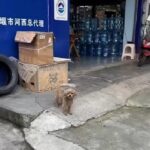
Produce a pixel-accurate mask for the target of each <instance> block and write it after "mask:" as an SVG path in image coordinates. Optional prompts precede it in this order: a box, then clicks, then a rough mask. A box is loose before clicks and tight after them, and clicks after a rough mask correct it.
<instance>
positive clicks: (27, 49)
mask: <svg viewBox="0 0 150 150" xmlns="http://www.w3.org/2000/svg"><path fill="white" fill-rule="evenodd" d="M51 46H53V44H49V45H47V46H44V47H41V48H38V49H33V48H27V47H24V46H19V48H20V49H21V48H25V49H27V50H31V51H40V50H43V49H45V48H48V47H51Z"/></svg>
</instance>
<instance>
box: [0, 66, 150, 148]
mask: <svg viewBox="0 0 150 150" xmlns="http://www.w3.org/2000/svg"><path fill="white" fill-rule="evenodd" d="M149 70H150V66H149V65H145V66H143V67H142V68H138V67H136V65H135V64H131V65H123V66H117V67H113V68H106V69H103V70H98V71H91V72H86V73H83V72H82V73H81V74H71V75H70V78H71V82H73V83H75V84H76V85H77V87H78V96H77V98H76V100H75V101H74V104H73V107H72V112H73V115H71V116H70V115H68V116H64V115H63V114H62V111H61V110H60V109H58V108H57V107H56V103H55V101H54V99H55V94H54V93H53V92H51V93H50V92H47V93H42V94H35V93H31V92H28V91H25V90H23V89H21V88H19V90H17V89H16V92H14V93H12V94H11V95H9V96H6V97H2V98H1V100H0V116H1V117H3V118H5V119H8V120H10V121H12V122H13V123H15V124H17V125H19V126H21V127H25V128H24V129H23V132H24V134H25V140H26V142H27V143H28V144H29V145H31V146H32V148H33V149H35V150H45V149H46V150H49V149H50V150H51V146H53V147H52V148H53V150H61V149H62V150H63V149H67V150H72V149H73V150H80V149H81V150H82V149H90V150H91V149H93V150H94V149H95V150H96V149H100V147H101V146H103V145H104V146H105V145H106V143H107V136H109V134H108V133H104V135H105V134H106V138H104V144H103V142H100V146H98V144H97V141H94V140H95V139H96V137H97V136H98V135H96V133H95V132H97V133H99V132H98V131H99V130H102V129H101V128H100V127H99V126H97V131H92V129H91V128H90V132H94V134H95V138H94V137H93V140H92V139H91V140H92V141H93V143H94V144H93V145H95V147H93V148H91V147H88V145H87V147H86V146H84V143H82V142H81V143H80V142H77V141H75V140H74V139H73V138H69V139H68V138H66V136H67V130H72V129H78V128H80V126H81V125H82V126H83V127H84V126H85V130H86V123H87V122H88V121H89V120H91V119H94V118H98V119H100V120H101V119H102V118H103V117H102V116H103V115H105V114H108V113H110V114H111V112H112V111H116V110H118V109H121V108H123V109H122V110H124V109H125V108H124V107H125V106H128V107H129V106H130V107H131V106H132V107H133V109H134V107H137V106H139V107H140V106H141V107H145V106H147V107H149V100H148V99H147V100H145V101H144V102H143V105H142V103H141V100H140V99H138V100H137V98H135V97H136V96H137V97H139V96H138V93H141V94H142V91H144V92H143V95H145V91H147V93H146V94H148V89H149V88H150V78H149V77H150V73H149ZM141 94H140V95H141ZM142 97H143V96H142ZM144 98H145V97H144ZM128 107H127V109H128ZM122 110H121V111H122ZM131 110H132V109H131ZM144 110H147V109H145V108H144ZM126 113H127V111H126V109H125V112H124V114H125V116H126ZM129 113H132V111H131V112H129ZM114 115H117V117H118V118H120V115H121V112H119V113H117V114H112V116H111V117H112V118H113V116H114ZM145 115H146V114H145ZM125 119H129V118H122V120H125ZM132 119H133V117H131V118H130V120H132ZM118 120H119V119H118ZM122 120H121V121H122ZM94 121H95V120H94ZM94 121H93V120H92V122H94ZM115 121H116V120H114V122H113V123H112V124H111V125H112V126H114V124H116V122H115ZM145 121H146V119H145ZM108 122H109V121H108ZM143 122H144V121H143ZM74 127H76V128H74ZM58 130H60V131H59V132H55V131H58ZM112 130H113V128H112ZM146 130H148V129H146ZM79 131H80V132H81V131H82V130H79ZM116 131H117V128H116ZM61 132H62V133H61ZM83 132H84V130H83ZM85 132H86V131H85ZM90 132H89V133H90ZM112 132H113V131H112ZM118 132H119V133H120V131H119V129H118ZM81 133H82V132H81ZM119 133H118V134H119ZM72 134H74V133H72ZM90 134H91V133H90ZM120 134H121V135H123V134H125V133H120ZM70 136H71V132H70ZM79 136H81V135H80V134H79ZM119 137H120V136H119ZM144 137H145V134H144ZM112 138H113V137H112ZM145 138H149V137H145ZM87 139H88V140H89V138H88V137H87ZM108 139H109V137H108ZM84 140H85V141H84ZM83 142H85V143H86V136H85V137H83ZM117 142H118V141H117ZM121 142H122V143H123V142H126V141H124V139H122V141H121ZM114 143H115V140H114ZM119 144H120V145H121V143H119ZM146 144H148V143H146ZM96 145H97V147H96ZM112 145H113V144H112ZM129 145H130V144H129ZM135 145H136V144H135ZM113 147H114V148H112V150H117V148H116V147H115V146H113ZM147 147H148V145H147ZM147 147H146V148H147ZM115 148H116V149H115ZM119 148H120V149H125V148H127V146H125V147H119V145H118V150H120V149H119ZM128 148H130V147H128ZM103 149H104V148H103V147H102V150H103ZM134 149H136V146H133V150H134ZM104 150H105V149H104ZM108 150H109V147H108ZM139 150H140V149H139ZM144 150H145V149H144Z"/></svg>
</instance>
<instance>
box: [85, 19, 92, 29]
mask: <svg viewBox="0 0 150 150" xmlns="http://www.w3.org/2000/svg"><path fill="white" fill-rule="evenodd" d="M90 26H91V24H90V19H86V20H85V30H87V31H89V30H91V28H90Z"/></svg>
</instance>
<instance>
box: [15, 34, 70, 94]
mask: <svg viewBox="0 0 150 150" xmlns="http://www.w3.org/2000/svg"><path fill="white" fill-rule="evenodd" d="M53 39H54V36H53V33H49V32H48V33H47V32H21V31H18V32H17V34H16V37H15V41H16V42H18V45H19V66H18V70H19V76H20V83H21V85H22V86H23V87H25V88H27V89H29V90H31V91H33V92H45V91H51V90H54V89H56V88H57V87H58V86H60V85H61V84H63V83H67V82H68V60H66V59H59V58H55V57H53V45H54V44H53Z"/></svg>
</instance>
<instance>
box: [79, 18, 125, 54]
mask: <svg viewBox="0 0 150 150" xmlns="http://www.w3.org/2000/svg"><path fill="white" fill-rule="evenodd" d="M77 25H78V26H76V28H77V29H78V30H79V32H78V33H80V34H79V38H78V40H76V47H77V49H78V50H79V52H80V55H81V56H99V57H117V56H120V55H121V54H122V44H123V29H124V20H123V18H122V17H120V16H117V17H114V16H111V17H110V18H104V19H101V20H100V19H97V18H94V19H93V18H91V17H90V18H87V19H85V20H81V21H80V23H78V24H77Z"/></svg>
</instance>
